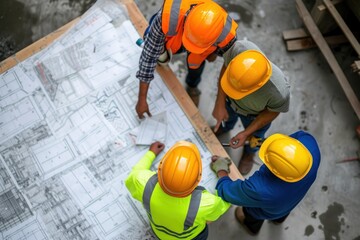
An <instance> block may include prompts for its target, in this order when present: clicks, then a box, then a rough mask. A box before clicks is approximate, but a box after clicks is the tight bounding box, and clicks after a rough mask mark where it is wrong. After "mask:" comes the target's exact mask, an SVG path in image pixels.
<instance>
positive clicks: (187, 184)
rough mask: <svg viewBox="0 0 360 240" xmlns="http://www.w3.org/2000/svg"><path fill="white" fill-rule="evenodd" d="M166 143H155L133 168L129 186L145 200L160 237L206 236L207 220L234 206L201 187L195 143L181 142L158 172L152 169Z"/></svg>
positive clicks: (200, 166) (147, 210)
mask: <svg viewBox="0 0 360 240" xmlns="http://www.w3.org/2000/svg"><path fill="white" fill-rule="evenodd" d="M163 149H164V144H162V143H160V142H155V143H153V144H152V145H151V146H150V149H149V151H148V152H147V153H146V154H145V155H144V156H143V158H142V159H141V160H140V161H139V162H138V163H137V164H136V165H135V166H134V167H133V169H132V171H131V173H130V175H129V176H128V178H127V179H126V182H125V185H126V187H127V188H128V190H129V191H130V193H131V195H132V196H133V197H134V198H135V199H136V200H138V201H140V202H142V203H143V206H144V208H145V210H146V212H147V215H148V217H149V220H150V225H151V228H152V230H153V233H154V234H155V235H156V237H157V238H159V239H166V240H171V239H206V238H207V236H208V227H207V222H211V221H215V220H216V219H218V218H219V217H220V216H221V215H222V214H223V213H225V212H226V211H227V210H228V208H229V207H230V204H229V203H226V202H225V201H223V200H222V199H221V198H220V197H218V196H216V195H213V194H211V193H209V192H208V191H207V190H205V189H204V188H203V187H200V186H198V184H199V182H200V179H201V174H202V163H201V158H200V153H199V150H198V148H197V147H196V145H195V144H193V143H190V142H187V141H179V142H177V143H176V144H175V145H174V146H172V147H171V148H170V149H169V151H168V152H167V153H166V154H165V155H164V157H163V158H162V160H161V162H160V164H159V167H158V172H157V173H156V172H154V171H151V170H150V167H151V164H152V162H153V161H154V159H155V158H156V156H157V155H158V154H159V153H160V152H161V151H162V150H163Z"/></svg>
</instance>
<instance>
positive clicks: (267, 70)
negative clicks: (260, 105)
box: [220, 50, 272, 100]
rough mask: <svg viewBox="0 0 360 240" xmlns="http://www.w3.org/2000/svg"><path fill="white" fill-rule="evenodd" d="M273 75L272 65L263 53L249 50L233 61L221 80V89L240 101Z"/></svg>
mask: <svg viewBox="0 0 360 240" xmlns="http://www.w3.org/2000/svg"><path fill="white" fill-rule="evenodd" d="M271 73H272V67H271V63H270V61H269V60H268V59H267V58H266V57H265V55H264V54H263V53H262V52H260V51H257V50H247V51H245V52H242V53H240V54H239V55H237V56H236V57H235V58H234V59H233V60H231V62H230V63H229V65H228V67H227V68H226V70H225V72H224V74H223V76H222V78H221V82H220V84H221V88H222V89H223V90H224V92H225V93H226V95H228V96H229V97H231V98H232V99H236V100H238V99H241V98H243V97H245V96H247V95H249V94H250V93H252V92H255V91H256V90H257V89H259V88H261V87H262V86H263V85H264V84H265V83H266V82H267V81H268V80H269V79H270V76H271Z"/></svg>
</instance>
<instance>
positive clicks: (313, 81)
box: [5, 0, 360, 240]
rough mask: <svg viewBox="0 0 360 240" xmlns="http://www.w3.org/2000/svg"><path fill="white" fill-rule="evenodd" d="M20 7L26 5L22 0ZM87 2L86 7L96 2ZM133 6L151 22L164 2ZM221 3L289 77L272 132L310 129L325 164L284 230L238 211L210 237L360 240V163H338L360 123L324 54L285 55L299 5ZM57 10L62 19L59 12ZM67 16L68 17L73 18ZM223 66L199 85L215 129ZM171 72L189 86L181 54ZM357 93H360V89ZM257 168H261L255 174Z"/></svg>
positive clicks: (352, 152) (242, 34) (349, 154)
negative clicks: (239, 217) (251, 222)
mask: <svg viewBox="0 0 360 240" xmlns="http://www.w3.org/2000/svg"><path fill="white" fill-rule="evenodd" d="M5 2H6V1H5ZM19 2H26V3H27V1H21V0H20V1H19ZM33 2H37V1H35V0H33ZM52 2H61V0H59V1H52ZM70 2H72V1H70ZM84 2H85V3H87V4H88V3H89V2H90V1H84ZM135 2H136V3H137V4H138V6H139V8H140V10H141V11H142V12H143V13H144V15H145V17H146V18H147V19H149V17H150V16H151V15H152V14H153V13H154V12H155V11H157V10H158V9H159V7H160V6H161V4H162V1H156V0H152V1H148V0H135ZM218 2H219V3H220V4H221V5H222V6H223V7H224V8H226V9H227V10H228V11H229V12H230V14H231V15H232V17H233V18H234V19H235V20H236V21H237V22H238V23H239V28H238V37H239V38H240V39H243V38H246V39H248V40H250V41H253V42H255V43H256V44H257V45H258V46H259V47H260V48H261V49H262V50H263V51H264V52H265V54H266V55H267V56H268V57H269V59H270V60H271V61H273V62H274V63H275V64H277V65H278V66H279V67H280V68H281V69H282V70H283V71H284V72H285V74H286V75H287V76H288V78H289V79H290V82H291V105H290V111H289V112H288V113H285V114H281V115H280V116H279V117H278V118H277V119H276V120H275V122H274V123H273V125H272V127H271V128H270V130H269V131H268V134H271V133H275V132H281V133H284V134H290V133H292V132H295V131H297V130H299V129H303V130H307V131H309V132H311V133H312V134H313V135H314V136H315V137H316V138H317V140H318V143H319V145H320V148H321V153H322V162H321V165H320V169H319V173H318V178H317V180H316V182H315V183H314V185H313V186H312V188H311V189H310V191H309V192H308V194H307V196H306V197H305V199H303V201H302V202H301V203H300V204H299V205H298V206H297V208H296V209H295V210H294V211H293V212H292V213H291V214H290V216H289V217H288V219H287V220H286V221H285V222H284V223H283V224H282V225H278V226H275V225H273V224H271V223H267V222H265V224H264V225H263V228H262V229H261V231H260V233H259V235H258V236H256V237H252V236H250V235H248V234H247V233H246V231H245V230H244V229H243V228H242V227H241V226H240V225H239V224H238V223H237V222H236V220H235V217H234V207H232V208H231V209H230V210H229V211H228V212H227V213H226V214H225V215H223V216H222V217H221V218H220V219H219V220H218V221H216V222H214V223H212V224H210V236H209V240H215V239H216V240H217V239H224V240H225V239H226V240H227V239H229V240H230V239H277V240H285V239H286V240H288V239H291V240H293V239H315V240H318V239H334V240H339V239H343V240H355V239H356V240H360V229H359V218H360V217H359V216H360V204H359V196H360V187H359V186H360V165H359V162H358V161H350V162H345V163H337V161H339V160H342V159H347V158H354V157H357V156H358V154H359V148H360V144H359V138H358V137H357V135H356V132H355V128H356V127H357V126H358V125H359V119H358V118H357V117H356V115H355V113H354V111H353V109H352V108H351V106H350V104H349V102H348V100H347V98H346V97H345V94H344V92H343V90H342V89H341V87H340V85H339V83H338V80H337V79H336V78H335V76H334V75H333V74H332V72H331V69H330V68H329V66H328V64H327V62H326V61H325V59H324V58H323V56H322V54H321V52H320V51H319V50H318V49H312V50H306V51H300V52H287V51H286V49H285V44H284V42H283V40H282V32H283V31H284V30H289V29H296V28H299V27H302V26H303V24H302V21H301V19H300V18H299V16H298V13H297V11H296V6H295V0H286V1H285V0H271V1H266V0H241V1H235V0H221V1H218ZM67 12H68V10H67ZM57 13H58V14H61V10H58V12H57ZM38 14H40V13H38ZM42 14H46V12H45V11H44V12H42ZM71 16H72V15H71ZM63 17H64V18H68V20H70V18H69V16H68V14H64V16H63ZM72 17H73V16H72ZM72 17H71V18H72ZM42 19H45V20H44V21H43V22H42V23H41V22H40V23H37V24H39V25H40V24H47V23H46V22H48V21H46V18H42ZM57 27H58V26H56V27H54V28H53V30H55V29H56V28H57ZM33 34H34V33H33ZM17 50H19V49H17ZM339 51H340V53H341V54H342V56H349V55H352V54H353V53H352V52H351V48H348V47H342V48H340V49H339ZM221 66H222V59H218V60H217V61H216V62H214V63H209V64H207V66H206V69H205V72H204V75H203V81H202V83H201V84H200V88H201V91H202V95H201V100H200V106H199V109H200V111H201V113H202V114H203V116H204V117H205V119H206V120H207V121H208V123H209V124H210V125H213V124H214V123H215V121H214V119H213V118H212V116H211V113H212V109H213V106H214V100H215V96H216V91H217V88H216V86H217V77H218V75H219V72H220V68H221ZM171 67H172V69H173V70H174V71H175V72H176V74H177V76H178V78H179V79H180V80H181V81H182V82H183V81H184V78H185V75H186V68H185V65H184V56H176V57H175V58H174V61H173V63H172V64H171ZM357 80H358V79H357ZM358 82H359V81H358ZM354 89H356V91H357V93H358V94H359V95H360V93H359V91H360V87H356V88H354ZM241 128H242V126H241V124H240V123H239V124H238V126H237V128H236V129H234V130H233V131H232V132H231V133H230V134H228V135H225V136H222V139H221V140H223V141H227V140H228V139H230V137H231V136H233V135H234V134H235V133H236V132H237V131H239V130H240V129H241ZM241 151H242V149H240V150H230V149H229V155H230V156H231V158H232V159H233V161H234V162H235V164H237V163H238V161H239V157H240V155H241ZM257 162H259V163H260V160H259V159H257ZM258 167H259V166H258V165H255V168H254V169H253V171H255V170H256V169H257V168H258ZM253 171H252V172H253ZM249 175H251V173H250V174H249Z"/></svg>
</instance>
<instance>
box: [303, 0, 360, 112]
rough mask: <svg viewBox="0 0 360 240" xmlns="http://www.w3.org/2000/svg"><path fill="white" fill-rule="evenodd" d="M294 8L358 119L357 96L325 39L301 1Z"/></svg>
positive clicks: (359, 109)
mask: <svg viewBox="0 0 360 240" xmlns="http://www.w3.org/2000/svg"><path fill="white" fill-rule="evenodd" d="M296 7H297V10H298V12H299V15H300V17H301V18H302V20H303V22H304V24H305V26H306V27H307V29H308V31H309V33H310V35H311V37H312V38H313V39H314V41H315V42H316V44H317V45H318V47H319V49H320V51H321V52H322V53H323V55H324V57H325V59H326V60H327V62H328V63H329V65H330V67H331V69H332V70H333V72H334V74H335V76H336V77H337V79H338V81H339V83H340V85H341V87H342V89H343V90H344V92H345V95H346V97H347V98H348V100H349V102H350V104H351V106H352V107H353V109H354V111H355V113H356V115H357V117H358V118H359V119H360V102H359V100H358V98H357V96H356V95H355V93H354V91H353V89H352V88H351V86H350V84H349V82H348V80H347V78H346V76H345V74H344V72H343V71H342V69H341V67H340V66H339V64H338V62H337V61H336V58H335V56H334V54H333V52H332V51H331V49H330V47H329V45H328V44H327V42H326V41H325V39H324V38H323V36H322V34H321V32H320V30H319V29H318V28H317V26H316V24H315V22H314V20H313V19H312V17H311V15H310V13H309V12H308V10H307V9H306V7H305V5H304V3H303V2H302V0H296Z"/></svg>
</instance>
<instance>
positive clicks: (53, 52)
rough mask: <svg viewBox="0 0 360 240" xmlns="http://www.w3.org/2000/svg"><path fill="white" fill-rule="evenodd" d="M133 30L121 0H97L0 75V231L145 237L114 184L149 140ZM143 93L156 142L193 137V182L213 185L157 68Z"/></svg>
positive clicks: (143, 219) (134, 208)
mask: <svg viewBox="0 0 360 240" xmlns="http://www.w3.org/2000/svg"><path fill="white" fill-rule="evenodd" d="M138 38H139V35H138V33H137V32H136V30H135V28H134V27H133V25H132V23H131V22H130V20H129V17H128V15H127V12H126V8H125V7H124V6H122V5H120V4H118V3H116V2H113V1H111V0H104V1H98V2H97V3H96V4H95V5H94V6H93V7H92V8H91V9H90V10H89V11H88V12H87V13H86V14H84V15H83V16H82V18H81V19H80V20H79V21H78V23H77V24H76V25H75V26H74V27H72V28H71V29H70V30H69V31H68V32H67V33H66V34H65V35H63V36H62V37H61V38H60V39H58V40H56V41H55V42H54V43H53V44H51V45H50V46H49V47H47V48H45V49H43V50H42V51H40V52H39V53H37V54H35V55H33V56H32V57H30V58H28V59H27V60H25V61H24V62H21V63H19V64H17V65H16V66H15V67H13V68H11V69H9V70H8V71H6V72H4V73H2V74H1V75H0V109H1V111H0V239H4V240H5V239H6V240H18V239H34V240H42V239H44V240H45V239H59V240H60V239H61V240H64V239H69V240H70V239H114V240H115V239H124V240H125V239H126V240H128V239H139V240H140V239H151V236H150V234H149V223H148V219H147V216H146V213H145V210H144V209H143V207H142V205H141V204H140V203H139V202H137V201H135V200H134V199H132V197H131V195H130V194H129V192H128V191H127V189H126V188H125V186H124V179H125V178H126V177H127V175H128V174H129V172H130V170H131V168H132V166H133V165H134V164H135V163H136V162H137V161H138V160H140V158H141V157H142V155H143V154H145V152H146V151H147V150H148V147H149V146H146V145H136V138H137V136H138V135H139V134H141V129H140V126H141V121H140V120H139V119H138V118H137V115H136V112H135V104H136V101H137V94H138V80H137V79H136V78H135V73H136V71H137V68H138V59H139V56H140V53H141V48H140V47H138V46H137V45H136V44H135V42H136V40H137V39H138ZM148 102H149V106H150V111H151V112H152V113H153V115H157V116H162V117H161V118H162V119H160V120H161V121H165V123H164V122H162V124H166V134H165V139H162V141H164V143H165V146H166V148H165V151H164V152H166V150H168V149H169V148H170V147H171V146H172V145H173V144H174V143H175V142H176V141H178V140H188V141H191V142H194V143H195V144H196V145H197V146H198V147H199V149H200V151H201V155H202V160H203V179H202V181H201V185H202V186H204V187H206V188H207V189H208V190H209V191H210V192H214V187H215V184H216V181H217V179H216V176H215V174H213V172H212V171H211V170H210V167H209V164H210V157H211V154H210V152H209V151H208V149H207V147H206V146H205V144H204V143H203V141H202V140H201V138H200V137H199V135H198V134H197V133H196V131H195V129H194V128H193V126H192V125H191V123H190V122H189V120H188V118H187V117H186V115H185V113H184V112H183V111H182V110H181V108H180V106H179V105H178V103H177V102H176V100H175V99H174V97H173V96H172V94H171V92H170V91H169V89H168V88H167V87H166V86H165V84H164V83H163V81H162V80H161V78H160V77H159V76H158V75H156V77H155V79H154V80H153V81H152V83H151V85H150V89H149V93H148ZM161 121H160V122H161ZM161 137H162V138H164V134H162V136H161ZM163 154H164V153H162V154H161V155H160V156H158V158H157V160H156V162H155V164H154V165H153V169H154V170H155V169H156V167H157V165H158V163H159V160H160V159H161V157H162V155H163Z"/></svg>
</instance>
